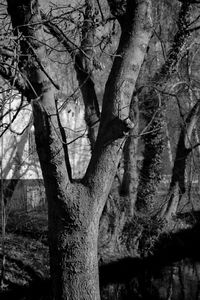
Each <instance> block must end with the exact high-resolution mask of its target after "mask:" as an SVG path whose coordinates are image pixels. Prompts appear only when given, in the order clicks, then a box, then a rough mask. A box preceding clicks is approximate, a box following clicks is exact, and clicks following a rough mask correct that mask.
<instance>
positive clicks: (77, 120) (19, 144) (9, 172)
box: [0, 99, 90, 211]
mask: <svg viewBox="0 0 200 300" xmlns="http://www.w3.org/2000/svg"><path fill="white" fill-rule="evenodd" d="M19 101H20V99H15V101H13V104H14V105H15V107H17V105H18V103H19ZM13 104H12V106H13ZM15 107H14V108H13V109H15ZM5 109H7V108H6V107H5ZM60 117H61V122H62V125H63V126H64V128H65V131H66V135H67V141H68V143H69V145H68V149H69V157H70V162H71V166H72V173H73V177H74V178H78V177H81V176H82V175H83V174H84V171H85V169H86V167H87V164H88V161H89V159H90V145H89V142H88V138H87V129H86V125H85V122H84V108H83V106H82V105H80V104H79V103H75V102H74V101H68V102H67V103H66V104H65V106H64V109H62V110H61V113H60ZM11 118H12V115H9V114H8V115H6V116H5V117H4V119H3V122H4V123H8V122H10V119H11ZM0 143H1V145H0V149H1V153H0V156H1V161H2V172H1V173H2V174H1V176H2V178H3V180H4V189H5V188H6V187H7V186H8V183H9V181H10V180H14V181H15V183H17V184H16V186H15V191H14V192H13V196H12V199H11V201H10V209H26V210H28V211H29V210H31V209H34V208H35V207H38V206H42V205H45V192H44V185H43V180H42V173H41V169H40V165H39V159H38V155H37V152H36V145H35V137H34V127H33V120H32V114H31V107H30V106H27V107H25V108H23V109H22V111H21V112H20V113H19V115H18V116H17V118H16V120H15V121H14V122H13V124H12V125H11V126H10V128H9V129H8V130H7V131H6V132H5V134H4V135H3V138H2V140H1V142H0Z"/></svg>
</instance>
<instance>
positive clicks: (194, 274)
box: [102, 259, 200, 300]
mask: <svg viewBox="0 0 200 300" xmlns="http://www.w3.org/2000/svg"><path fill="white" fill-rule="evenodd" d="M127 267H128V265H127ZM119 271H120V270H119ZM127 273H128V270H127ZM138 273H139V274H137V276H133V278H130V279H127V280H125V281H124V282H121V283H119V282H114V283H110V284H108V285H106V286H104V287H102V299H104V300H129V299H133V300H139V299H143V300H151V299H152V300H158V299H159V300H161V299H162V300H197V299H199V300H200V262H194V261H193V260H191V259H184V260H181V261H179V262H175V263H173V264H172V265H170V266H165V267H163V268H161V269H159V266H157V265H155V266H154V265H152V266H151V268H147V269H146V270H144V269H143V268H142V267H141V271H140V272H138Z"/></svg>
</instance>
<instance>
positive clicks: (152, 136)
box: [136, 1, 190, 213]
mask: <svg viewBox="0 0 200 300" xmlns="http://www.w3.org/2000/svg"><path fill="white" fill-rule="evenodd" d="M189 9H190V3H189V2H188V1H184V2H183V3H182V7H181V9H180V13H179V20H178V30H177V33H176V35H175V37H174V41H173V44H172V47H171V49H170V51H169V52H168V55H167V59H166V62H165V63H164V65H163V66H162V67H161V68H160V70H159V71H158V72H156V74H155V76H154V78H153V79H152V80H151V83H150V84H151V85H152V88H150V89H147V91H146V92H144V93H143V95H142V97H143V99H144V103H143V105H144V107H143V110H144V114H143V117H144V119H145V121H146V124H149V125H148V128H147V132H148V134H145V135H144V143H145V149H144V160H143V165H142V169H141V172H140V177H139V184H138V194H137V199H136V209H137V211H139V212H142V213H146V212H147V210H149V212H151V210H152V204H153V200H154V196H155V193H156V191H157V188H158V186H159V183H160V181H161V179H162V175H161V168H162V153H163V149H164V147H165V128H164V127H165V98H164V97H159V96H158V93H159V89H161V90H162V91H165V90H166V89H167V86H168V80H169V79H170V76H172V74H173V71H174V68H175V66H176V64H177V63H178V61H179V59H180V57H181V55H183V53H184V49H185V44H186V42H187V40H188V36H189V33H188V31H187V24H188V14H189Z"/></svg>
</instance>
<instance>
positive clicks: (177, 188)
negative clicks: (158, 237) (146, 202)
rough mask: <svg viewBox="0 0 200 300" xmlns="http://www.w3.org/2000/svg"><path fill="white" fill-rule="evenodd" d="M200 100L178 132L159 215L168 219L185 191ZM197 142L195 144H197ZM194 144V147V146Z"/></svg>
mask: <svg viewBox="0 0 200 300" xmlns="http://www.w3.org/2000/svg"><path fill="white" fill-rule="evenodd" d="M199 111H200V102H199V101H198V102H197V103H196V104H195V105H194V106H193V108H192V109H191V110H190V112H189V114H188V116H187V118H186V120H185V122H184V124H183V125H182V126H183V127H182V129H181V132H180V137H179V141H178V144H177V149H176V156H175V161H174V167H173V170H172V178H171V183H170V187H169V191H168V194H167V197H166V199H165V203H164V206H163V208H162V211H161V217H162V218H165V219H166V220H168V221H169V220H170V219H171V217H172V216H173V215H175V214H176V211H177V207H178V204H179V202H180V200H181V198H182V196H183V195H184V193H185V190H186V188H185V171H186V165H187V158H188V155H189V153H190V152H191V151H192V149H193V148H194V147H192V144H191V137H192V132H193V129H194V128H195V126H196V123H197V120H198V118H199ZM198 145H199V144H197V145H196V146H198ZM196 146H195V147H196Z"/></svg>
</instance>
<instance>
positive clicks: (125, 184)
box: [120, 96, 139, 217]
mask: <svg viewBox="0 0 200 300" xmlns="http://www.w3.org/2000/svg"><path fill="white" fill-rule="evenodd" d="M129 117H130V119H131V121H134V122H135V126H134V128H133V129H131V131H130V134H129V136H128V137H127V140H126V143H125V146H124V174H123V179H122V185H121V189H120V194H121V196H123V197H125V199H126V200H125V201H126V202H127V204H125V206H127V205H128V208H127V209H128V215H129V216H130V217H131V216H133V212H134V206H135V200H136V195H137V184H138V170H137V158H138V153H137V151H138V148H137V147H138V137H137V135H138V126H139V109H138V98H137V96H133V98H132V101H131V106H130V116H129Z"/></svg>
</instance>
